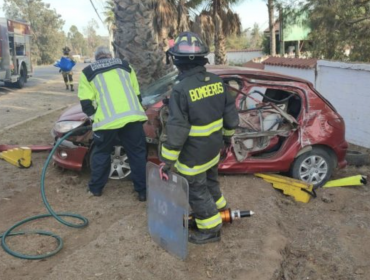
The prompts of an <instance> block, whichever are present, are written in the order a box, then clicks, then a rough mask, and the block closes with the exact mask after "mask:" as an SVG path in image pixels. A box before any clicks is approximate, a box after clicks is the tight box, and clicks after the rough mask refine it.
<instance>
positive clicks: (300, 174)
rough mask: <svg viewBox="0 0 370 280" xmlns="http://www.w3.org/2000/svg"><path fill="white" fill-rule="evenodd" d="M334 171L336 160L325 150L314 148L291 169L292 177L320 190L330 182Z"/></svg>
mask: <svg viewBox="0 0 370 280" xmlns="http://www.w3.org/2000/svg"><path fill="white" fill-rule="evenodd" d="M333 169H334V160H333V159H332V158H331V157H330V154H329V153H328V152H327V151H326V150H325V149H323V148H319V147H313V148H312V150H311V151H309V152H307V153H304V154H302V155H300V156H299V157H298V158H296V159H295V161H294V162H293V164H292V167H291V175H292V177H293V178H296V179H298V180H302V181H304V182H307V183H310V184H312V185H313V186H314V188H318V187H321V186H323V185H324V184H325V183H326V182H327V181H328V180H329V178H330V177H331V174H332V172H333Z"/></svg>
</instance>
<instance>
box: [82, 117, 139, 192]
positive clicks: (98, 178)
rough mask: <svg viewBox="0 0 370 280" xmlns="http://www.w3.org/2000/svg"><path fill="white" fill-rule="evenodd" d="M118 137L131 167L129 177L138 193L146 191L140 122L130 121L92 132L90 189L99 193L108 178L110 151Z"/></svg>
mask: <svg viewBox="0 0 370 280" xmlns="http://www.w3.org/2000/svg"><path fill="white" fill-rule="evenodd" d="M117 137H118V138H119V143H120V145H122V146H123V148H124V149H125V152H126V153H127V157H128V160H129V163H130V167H131V178H132V181H133V183H134V189H135V191H137V192H138V193H145V192H146V141H145V134H144V130H143V124H142V123H141V122H132V123H128V124H126V125H125V126H124V127H122V128H119V129H113V130H98V131H95V132H94V145H95V148H94V152H93V154H92V163H91V179H90V182H89V188H90V191H91V192H93V193H100V192H101V191H102V190H103V188H104V186H105V184H106V183H107V181H108V178H109V172H110V168H111V153H112V150H113V147H114V145H115V142H116V140H117Z"/></svg>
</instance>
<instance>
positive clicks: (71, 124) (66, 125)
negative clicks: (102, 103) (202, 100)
mask: <svg viewBox="0 0 370 280" xmlns="http://www.w3.org/2000/svg"><path fill="white" fill-rule="evenodd" d="M84 123H85V122H84V121H62V122H57V123H56V124H55V125H54V130H55V131H56V132H59V133H66V132H69V131H71V130H72V129H75V128H76V127H79V126H81V125H82V124H84Z"/></svg>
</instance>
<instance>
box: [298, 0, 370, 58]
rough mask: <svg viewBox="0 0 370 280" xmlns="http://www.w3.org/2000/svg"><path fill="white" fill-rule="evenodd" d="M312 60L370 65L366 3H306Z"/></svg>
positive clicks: (369, 0) (369, 7) (369, 21)
mask: <svg viewBox="0 0 370 280" xmlns="http://www.w3.org/2000/svg"><path fill="white" fill-rule="evenodd" d="M306 2H307V3H306V4H305V5H304V6H303V10H305V11H308V12H309V15H310V16H309V20H310V23H311V29H312V32H311V34H310V39H311V41H312V45H313V47H312V52H313V56H314V57H324V58H326V59H338V60H343V59H348V57H347V56H346V55H345V53H344V50H345V49H350V55H349V59H350V60H357V61H366V62H369V61H370V0H336V1H319V0H307V1H306Z"/></svg>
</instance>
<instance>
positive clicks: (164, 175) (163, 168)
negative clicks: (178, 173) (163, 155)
mask: <svg viewBox="0 0 370 280" xmlns="http://www.w3.org/2000/svg"><path fill="white" fill-rule="evenodd" d="M159 166H160V168H159V177H160V178H161V179H162V180H164V181H168V179H169V176H168V172H169V171H170V170H171V165H169V164H167V163H164V162H162V163H161V164H160V165H159Z"/></svg>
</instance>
